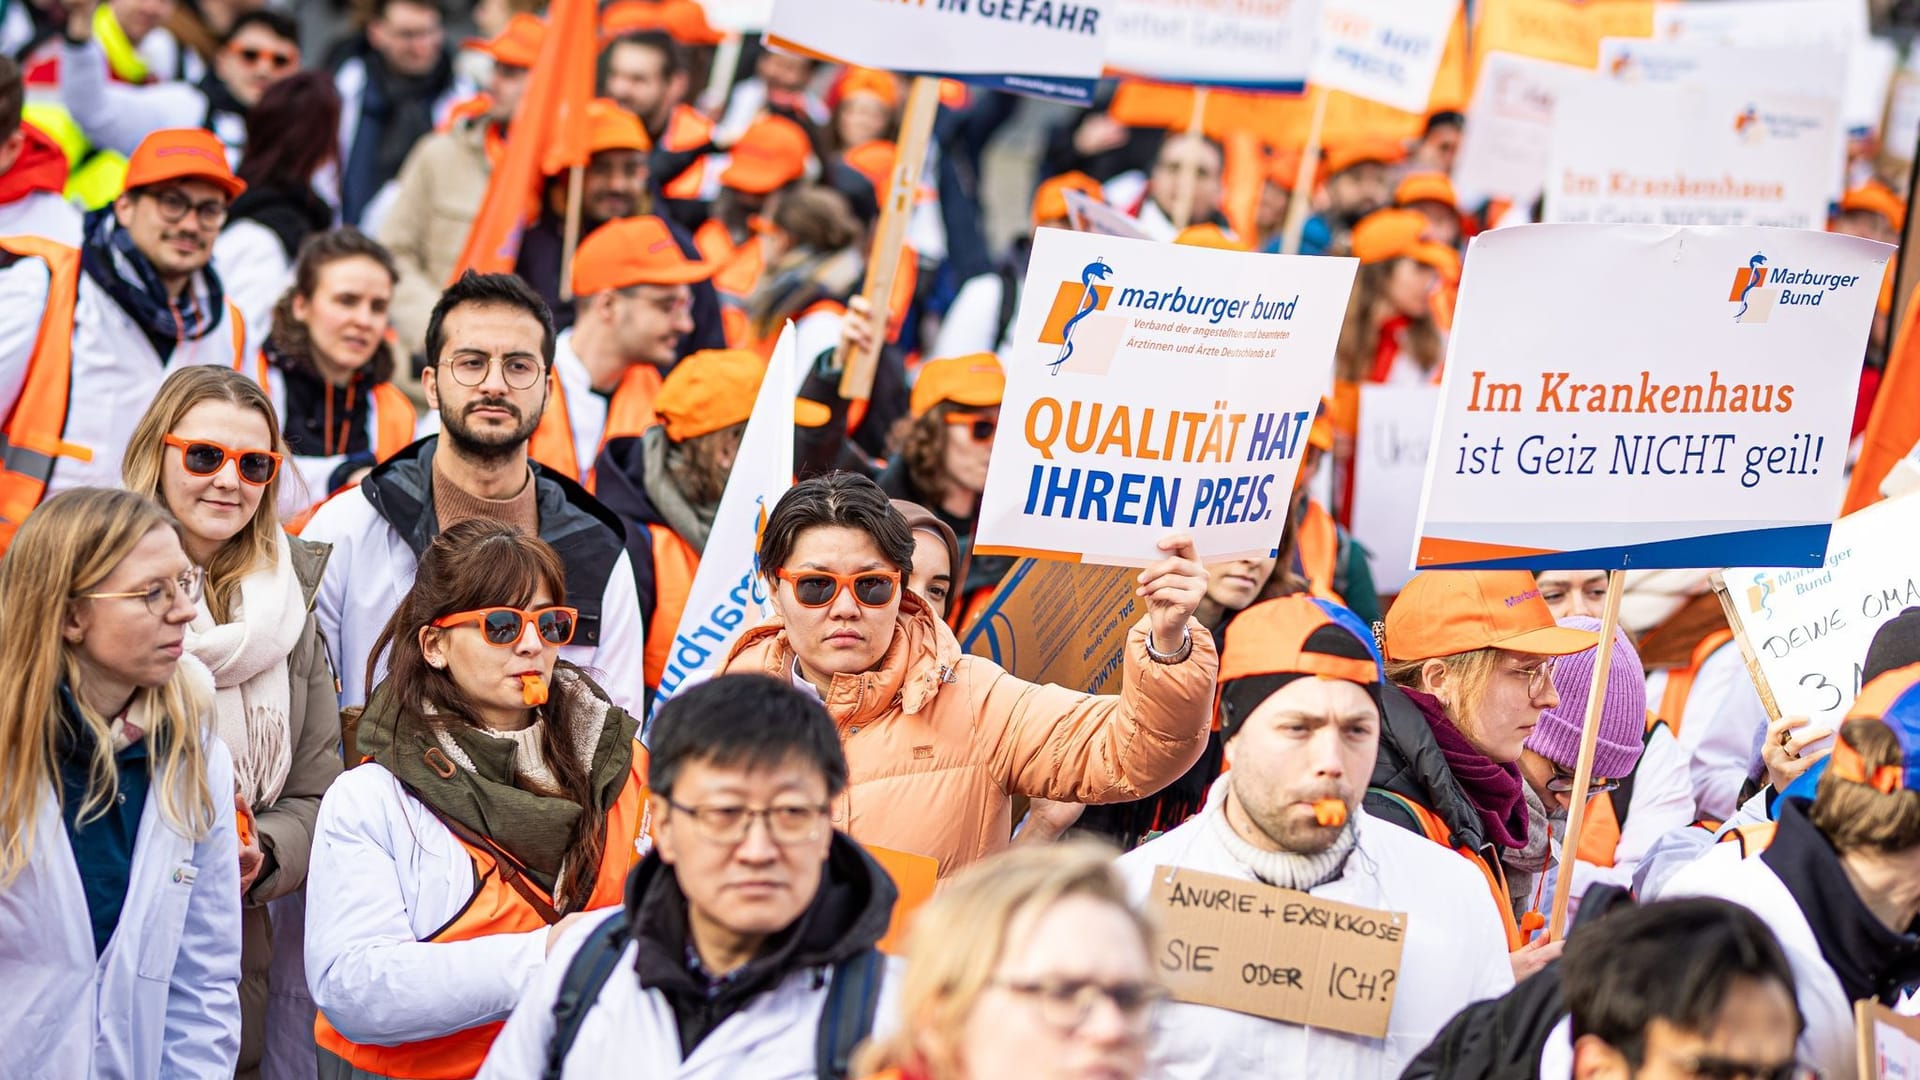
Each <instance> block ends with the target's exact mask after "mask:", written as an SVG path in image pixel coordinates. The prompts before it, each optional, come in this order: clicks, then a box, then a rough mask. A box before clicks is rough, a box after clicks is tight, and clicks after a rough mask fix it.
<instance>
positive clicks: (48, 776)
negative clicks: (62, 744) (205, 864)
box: [0, 488, 214, 886]
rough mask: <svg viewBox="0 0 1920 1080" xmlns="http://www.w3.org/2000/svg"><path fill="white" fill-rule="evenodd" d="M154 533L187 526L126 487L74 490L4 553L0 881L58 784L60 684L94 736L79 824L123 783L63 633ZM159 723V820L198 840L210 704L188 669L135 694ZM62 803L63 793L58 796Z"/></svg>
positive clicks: (203, 815)
mask: <svg viewBox="0 0 1920 1080" xmlns="http://www.w3.org/2000/svg"><path fill="white" fill-rule="evenodd" d="M155 529H172V530H173V531H174V532H175V533H176V534H177V533H178V532H179V531H180V526H179V524H178V523H176V522H175V521H174V520H173V518H171V517H170V516H168V514H167V512H166V511H164V510H162V509H160V507H159V506H158V505H157V504H155V503H154V502H153V501H152V500H150V499H148V498H146V497H145V496H143V495H136V494H134V493H133V492H130V491H114V490H109V489H106V488H76V489H74V490H72V491H66V492H62V493H60V494H59V495H56V496H54V497H53V498H51V499H48V500H47V501H46V502H45V503H43V504H41V506H40V508H39V509H37V510H35V511H34V512H33V513H32V514H30V515H28V517H27V520H26V522H25V523H24V524H22V525H21V526H20V531H19V532H18V533H16V534H15V535H14V538H13V544H12V546H11V547H9V548H8V549H7V553H6V557H5V558H0V622H3V623H4V625H5V626H6V627H7V632H6V633H5V634H0V671H5V672H6V673H7V678H6V681H5V686H6V689H5V690H4V691H0V886H4V885H6V884H8V883H10V882H11V881H12V880H13V878H14V877H15V875H17V874H19V872H20V871H21V870H22V869H23V868H24V867H25V866H26V865H27V864H28V862H30V861H31V860H32V858H33V833H34V825H35V821H36V818H37V816H38V815H39V812H40V800H41V798H42V796H43V795H44V794H45V793H46V792H48V791H49V790H54V791H57V790H58V788H57V786H55V787H54V788H52V789H50V788H49V784H50V783H53V782H55V781H57V778H58V773H59V766H58V764H57V761H56V757H55V744H56V740H57V737H58V732H59V730H60V725H61V723H62V722H63V721H62V719H61V706H60V686H61V684H62V683H63V682H64V683H65V684H66V685H67V686H68V687H69V688H70V689H72V690H73V691H74V694H73V698H74V700H75V702H76V703H78V704H79V713H80V716H79V720H80V723H81V724H82V725H83V726H84V727H85V728H86V730H87V733H88V734H89V735H90V736H91V741H92V746H93V760H92V762H91V764H90V767H89V776H88V779H87V790H86V794H85V796H84V797H83V798H82V800H81V803H80V813H79V818H80V820H82V821H86V820H90V819H92V818H95V817H98V816H100V815H101V814H104V813H105V812H106V808H107V807H108V806H109V805H111V804H112V802H113V797H114V795H115V794H116V793H117V789H118V787H119V779H118V775H117V773H116V772H115V770H114V765H113V734H112V719H111V718H110V717H103V716H100V715H98V714H96V713H94V711H93V710H91V709H89V708H88V707H87V706H86V704H85V699H84V698H83V697H82V696H81V695H80V694H79V692H78V691H79V686H80V679H81V676H80V666H79V661H78V659H77V658H76V657H75V656H74V654H73V650H72V647H71V646H69V645H68V644H67V641H66V638H65V637H64V636H63V634H62V633H61V626H62V624H63V623H64V622H65V621H66V613H67V610H68V605H70V604H73V603H76V602H77V601H76V600H75V599H74V597H75V595H76V594H79V593H83V592H88V591H90V590H92V589H95V588H97V587H98V586H99V584H100V582H102V581H104V580H105V579H106V578H107V577H108V576H109V575H110V574H112V573H113V571H114V569H115V568H116V567H118V566H119V565H120V562H121V560H123V559H125V558H126V557H127V555H128V553H130V552H132V551H133V549H134V548H135V547H136V546H137V545H138V544H139V543H140V541H141V540H143V539H145V538H146V536H147V534H148V533H150V532H152V531H153V530H155ZM134 700H135V701H136V702H144V703H145V704H146V706H147V715H148V716H149V718H151V719H152V721H153V723H152V725H151V726H150V728H149V730H148V733H147V737H148V738H149V739H151V740H153V742H152V743H151V747H152V752H153V756H154V761H155V767H154V773H155V776H156V781H157V782H156V783H155V786H154V790H155V792H156V794H157V796H158V799H159V805H160V814H161V817H162V818H164V819H165V820H166V823H167V824H168V826H170V827H171V828H172V829H173V830H174V831H175V832H178V833H180V834H181V835H183V836H187V837H189V838H192V839H194V840H199V839H202V838H204V837H205V836H206V834H207V831H208V830H209V829H210V828H211V827H212V826H213V821H214V817H213V809H214V800H213V793H212V792H210V791H208V790H207V755H206V751H205V749H204V747H203V746H202V743H201V739H202V736H203V734H204V729H205V723H204V717H205V713H206V710H207V708H208V707H209V705H210V704H211V702H210V701H209V700H208V699H207V697H206V690H205V689H203V688H201V687H200V686H198V685H197V684H195V683H194V682H193V681H192V680H191V678H190V677H189V676H188V675H187V674H186V673H185V672H184V671H181V670H178V669H176V670H175V671H174V673H173V677H172V678H170V679H168V680H167V682H166V683H165V684H164V685H162V686H158V687H154V688H151V689H142V690H140V691H138V692H136V693H135V695H134ZM56 797H58V796H56Z"/></svg>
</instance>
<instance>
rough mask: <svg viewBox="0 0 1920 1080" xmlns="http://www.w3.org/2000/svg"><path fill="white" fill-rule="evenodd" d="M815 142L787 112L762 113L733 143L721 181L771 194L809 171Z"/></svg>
mask: <svg viewBox="0 0 1920 1080" xmlns="http://www.w3.org/2000/svg"><path fill="white" fill-rule="evenodd" d="M812 157H813V142H812V140H810V139H808V138H807V133H806V131H805V129H803V128H801V126H800V125H799V124H796V123H794V122H793V121H791V120H789V119H787V118H786V117H784V116H762V117H761V118H760V119H758V120H755V121H754V122H753V123H752V124H749V125H748V126H747V130H746V131H744V132H742V133H741V135H740V141H739V142H736V143H734V144H733V150H732V152H731V154H730V155H729V160H728V162H727V167H726V169H725V170H724V171H722V172H721V174H720V183H721V185H722V186H724V187H730V188H732V189H734V190H735V191H744V192H746V193H747V194H749V195H770V194H772V193H773V192H775V191H778V190H780V189H781V188H783V187H786V186H787V185H788V184H791V183H793V182H794V181H795V180H798V179H800V178H801V177H803V176H805V175H807V161H808V160H809V159H810V158H812Z"/></svg>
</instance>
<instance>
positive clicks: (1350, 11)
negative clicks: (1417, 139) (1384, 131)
mask: <svg viewBox="0 0 1920 1080" xmlns="http://www.w3.org/2000/svg"><path fill="white" fill-rule="evenodd" d="M1457 10H1458V8H1457V6H1451V5H1448V4H1444V3H1440V2H1438V0H1325V7H1324V8H1323V10H1322V13H1321V20H1322V24H1321V28H1320V35H1319V37H1318V39H1317V40H1316V41H1315V42H1314V52H1313V81H1314V83H1315V85H1318V86H1323V87H1327V88H1329V89H1334V90H1345V91H1346V92H1347V93H1349V94H1355V95H1357V96H1359V97H1364V98H1370V99H1372V100H1374V101H1379V102H1384V103H1385V104H1388V105H1391V106H1393V107H1394V108H1396V109H1404V110H1406V111H1408V112H1421V111H1424V110H1425V109H1426V107H1427V102H1428V101H1429V100H1431V99H1432V97H1433V82H1434V77H1435V76H1436V75H1438V74H1439V71H1440V58H1441V56H1442V55H1443V54H1444V52H1445V50H1446V47H1447V38H1448V36H1449V34H1448V32H1449V31H1450V30H1451V29H1452V28H1453V21H1454V13H1455V12H1456V11H1457Z"/></svg>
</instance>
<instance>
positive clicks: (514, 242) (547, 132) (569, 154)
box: [452, 0, 596, 280]
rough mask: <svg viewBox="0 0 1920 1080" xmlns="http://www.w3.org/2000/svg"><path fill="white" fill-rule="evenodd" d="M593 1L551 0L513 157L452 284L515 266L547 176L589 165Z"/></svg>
mask: <svg viewBox="0 0 1920 1080" xmlns="http://www.w3.org/2000/svg"><path fill="white" fill-rule="evenodd" d="M595 14H596V8H595V4H594V0H553V3H552V4H551V5H550V6H549V7H548V9H547V36H546V39H545V40H544V41H543V42H541V45H540V59H539V60H537V61H536V62H535V63H534V65H533V74H532V75H531V76H530V77H529V78H528V81H527V91H526V95H525V96H524V97H522V98H521V99H520V107H519V108H518V109H516V110H514V113H513V123H512V124H511V125H510V126H509V127H508V128H507V152H506V154H505V155H504V156H503V157H502V158H501V159H500V161H499V163H498V164H496V165H495V166H494V167H493V175H492V177H491V178H490V179H489V180H488V181H487V195H486V198H485V199H483V200H482V201H481V203H480V212H479V213H478V214H475V215H474V218H473V231H471V232H469V233H468V234H467V246H466V249H465V250H463V251H462V252H461V253H460V261H459V262H458V263H456V264H455V265H454V269H453V279H452V280H457V279H458V278H459V277H460V275H461V274H462V273H464V272H465V271H468V270H478V271H480V272H482V273H491V274H499V273H506V272H508V271H510V270H512V269H513V263H514V259H515V258H516V257H518V255H519V254H520V234H521V232H522V230H524V229H525V228H526V225H527V221H528V219H529V216H530V214H529V211H531V210H534V209H536V208H537V207H538V198H539V191H540V184H541V181H542V178H543V176H545V175H547V174H551V173H554V172H558V171H560V170H561V169H565V168H569V167H571V166H575V165H585V164H586V163H587V157H588V153H587V102H589V101H591V100H592V99H593V73H594V64H595V55H596V40H595V36H594V34H595V28H594V17H595Z"/></svg>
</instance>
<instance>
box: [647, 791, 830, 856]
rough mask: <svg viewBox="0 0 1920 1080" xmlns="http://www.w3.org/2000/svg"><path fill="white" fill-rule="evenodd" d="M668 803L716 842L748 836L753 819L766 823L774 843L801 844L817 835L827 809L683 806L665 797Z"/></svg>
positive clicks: (798, 806) (819, 807)
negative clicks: (691, 819)
mask: <svg viewBox="0 0 1920 1080" xmlns="http://www.w3.org/2000/svg"><path fill="white" fill-rule="evenodd" d="M667 805H668V806H671V807H673V808H674V809H675V810H678V811H679V812H681V813H683V814H686V815H687V816H689V817H691V818H693V823H694V825H695V826H696V827H697V828H698V829H699V831H700V835H701V836H703V837H705V838H706V839H708V840H710V841H712V842H714V843H716V844H738V843H740V842H741V841H743V840H745V839H746V838H747V833H748V832H749V831H750V830H751V829H752V828H753V823H754V822H755V821H756V820H761V819H764V820H765V821H766V823H767V835H768V836H771V837H773V842H774V843H776V844H783V845H784V844H804V843H807V842H809V841H812V840H817V839H819V837H820V823H821V822H822V821H825V820H826V817H827V811H828V808H827V807H825V806H811V805H799V804H790V805H787V806H769V807H765V808H763V809H759V810H755V809H753V808H751V807H746V806H684V805H682V804H680V803H677V802H674V801H673V800H672V799H668V800H667Z"/></svg>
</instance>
